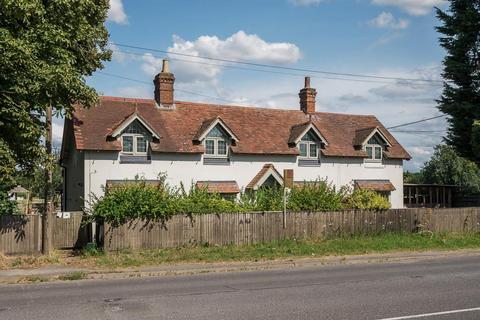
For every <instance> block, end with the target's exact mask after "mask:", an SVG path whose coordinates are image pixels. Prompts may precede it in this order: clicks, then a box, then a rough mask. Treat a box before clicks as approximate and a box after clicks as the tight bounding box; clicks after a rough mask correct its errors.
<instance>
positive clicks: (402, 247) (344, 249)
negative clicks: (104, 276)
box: [0, 233, 480, 281]
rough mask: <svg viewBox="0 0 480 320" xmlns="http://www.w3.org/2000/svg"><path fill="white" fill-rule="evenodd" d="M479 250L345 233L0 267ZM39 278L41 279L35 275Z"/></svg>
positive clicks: (450, 236) (467, 238) (463, 243)
mask: <svg viewBox="0 0 480 320" xmlns="http://www.w3.org/2000/svg"><path fill="white" fill-rule="evenodd" d="M473 248H478V249H480V233H476V234H456V233H443V234H380V235H375V236H356V237H344V238H336V239H329V240H319V239H317V240H315V239H312V240H294V239H292V240H284V241H280V242H271V243H261V244H252V245H243V246H234V245H229V246H209V245H203V246H200V245H199V246H183V247H178V248H169V249H151V250H139V251H129V250H124V251H120V252H108V253H107V252H103V251H102V250H98V249H96V248H94V247H91V248H87V249H86V250H83V251H82V252H80V254H78V253H77V254H72V253H71V252H63V253H62V252H59V251H57V252H55V253H54V255H53V256H52V257H42V256H38V257H31V256H23V257H6V256H1V255H0V269H14V268H37V267H41V266H48V265H63V266H69V267H81V268H85V269H87V268H95V269H102V270H105V269H107V270H112V269H119V268H128V267H141V266H153V265H161V264H168V263H184V262H190V263H192V262H232V261H262V260H274V259H288V258H295V257H325V256H333V255H336V256H338V255H340V256H342V255H359V254H368V253H387V252H398V251H428V250H456V249H473ZM85 276H86V275H85V274H83V273H72V274H68V275H66V276H64V278H63V279H60V280H78V279H82V278H84V277H85ZM34 280H37V281H39V279H34Z"/></svg>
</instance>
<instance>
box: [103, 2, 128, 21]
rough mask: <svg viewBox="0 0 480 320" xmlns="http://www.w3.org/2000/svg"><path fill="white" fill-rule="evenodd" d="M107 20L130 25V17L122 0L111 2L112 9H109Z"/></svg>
mask: <svg viewBox="0 0 480 320" xmlns="http://www.w3.org/2000/svg"><path fill="white" fill-rule="evenodd" d="M107 20H108V21H113V22H115V23H119V24H127V23H128V17H127V14H126V13H125V11H124V9H123V3H122V0H110V8H109V9H108V16H107Z"/></svg>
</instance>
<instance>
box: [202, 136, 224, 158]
mask: <svg viewBox="0 0 480 320" xmlns="http://www.w3.org/2000/svg"><path fill="white" fill-rule="evenodd" d="M208 140H210V141H213V154H208V153H207V141H208ZM219 141H223V142H224V143H225V154H219V153H218V142H219ZM203 146H204V148H205V152H204V155H205V157H207V158H228V151H229V148H230V144H229V143H228V141H227V140H226V139H224V138H220V137H209V138H205V140H203Z"/></svg>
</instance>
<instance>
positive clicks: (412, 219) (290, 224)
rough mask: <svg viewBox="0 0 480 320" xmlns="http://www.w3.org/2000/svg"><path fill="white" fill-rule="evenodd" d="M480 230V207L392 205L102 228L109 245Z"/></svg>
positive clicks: (214, 216) (215, 216) (249, 241)
mask: <svg viewBox="0 0 480 320" xmlns="http://www.w3.org/2000/svg"><path fill="white" fill-rule="evenodd" d="M419 229H425V230H431V231H433V232H480V208H457V209H452V208H448V209H425V208H422V209H392V210H387V211H382V212H374V211H341V212H316V213H310V212H296V213H287V214H286V228H283V214H282V213H281V212H268V213H237V214H206V215H198V216H194V217H193V219H191V218H190V217H187V216H174V217H173V218H172V219H171V220H169V221H168V222H167V223H166V224H165V225H161V224H160V223H149V222H145V221H134V222H131V223H129V224H126V225H123V226H120V227H112V226H111V225H108V224H105V225H104V226H102V227H101V228H100V229H99V232H98V235H99V236H100V238H102V240H103V241H102V242H103V245H104V248H105V249H107V250H120V249H127V248H130V249H141V248H167V247H176V246H182V245H188V244H206V243H208V244H210V245H228V244H235V245H241V244H252V243H259V242H269V241H277V240H282V239H285V238H296V239H304V238H332V237H337V236H342V235H370V234H378V233H381V232H407V233H409V232H415V231H418V230H419Z"/></svg>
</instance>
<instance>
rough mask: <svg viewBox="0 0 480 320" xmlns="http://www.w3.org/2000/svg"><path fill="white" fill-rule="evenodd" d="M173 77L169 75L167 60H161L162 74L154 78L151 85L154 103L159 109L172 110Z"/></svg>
mask: <svg viewBox="0 0 480 320" xmlns="http://www.w3.org/2000/svg"><path fill="white" fill-rule="evenodd" d="M174 82H175V76H174V75H173V73H170V69H169V66H168V60H167V59H163V64H162V72H160V73H159V74H157V75H156V76H155V79H154V80H153V84H154V85H155V101H156V102H157V104H158V106H159V107H163V108H169V109H171V108H174V107H175V102H174V98H173V84H174Z"/></svg>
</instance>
